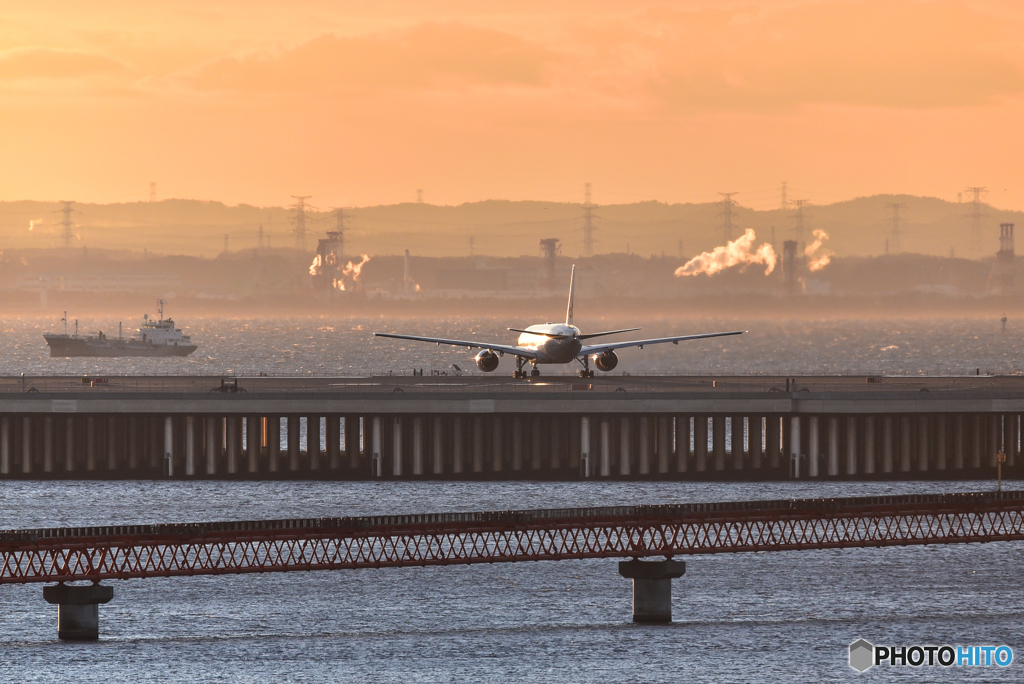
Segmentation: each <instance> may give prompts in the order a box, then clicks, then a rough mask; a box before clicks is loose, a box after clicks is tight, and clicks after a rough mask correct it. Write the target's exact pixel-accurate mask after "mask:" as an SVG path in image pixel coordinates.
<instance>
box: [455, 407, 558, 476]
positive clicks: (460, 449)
mask: <svg viewBox="0 0 1024 684" xmlns="http://www.w3.org/2000/svg"><path fill="white" fill-rule="evenodd" d="M464 433H465V430H464V428H463V425H462V417H461V416H455V417H454V418H452V472H453V473H461V472H462V465H463V463H462V462H463V457H464V455H465V453H464V443H463V440H464V439H465V434H464ZM537 458H540V456H537ZM539 463H540V462H539V461H538V466H537V468H538V469H539V468H540V465H539Z"/></svg>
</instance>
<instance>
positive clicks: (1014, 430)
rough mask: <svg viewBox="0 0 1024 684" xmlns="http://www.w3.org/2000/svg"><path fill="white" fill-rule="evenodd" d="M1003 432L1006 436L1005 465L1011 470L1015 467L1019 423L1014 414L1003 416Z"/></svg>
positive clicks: (1017, 417)
mask: <svg viewBox="0 0 1024 684" xmlns="http://www.w3.org/2000/svg"><path fill="white" fill-rule="evenodd" d="M1003 430H1004V431H1005V434H1006V465H1007V467H1010V468H1012V467H1014V466H1015V465H1017V442H1018V440H1019V435H1020V421H1019V416H1018V415H1017V414H1016V413H1008V414H1006V415H1005V416H1003Z"/></svg>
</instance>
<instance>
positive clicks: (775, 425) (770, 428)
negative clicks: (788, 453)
mask: <svg viewBox="0 0 1024 684" xmlns="http://www.w3.org/2000/svg"><path fill="white" fill-rule="evenodd" d="M765 443H766V444H767V446H768V467H770V468H771V469H772V470H777V469H778V467H779V456H780V454H781V453H782V451H781V449H782V419H781V418H780V417H779V416H768V418H766V419H765Z"/></svg>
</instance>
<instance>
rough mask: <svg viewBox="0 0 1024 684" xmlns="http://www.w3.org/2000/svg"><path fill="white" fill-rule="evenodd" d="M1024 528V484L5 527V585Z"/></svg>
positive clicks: (960, 537) (0, 568) (790, 546)
mask: <svg viewBox="0 0 1024 684" xmlns="http://www.w3.org/2000/svg"><path fill="white" fill-rule="evenodd" d="M1021 539H1024V491H1012V492H1003V493H999V494H997V493H984V494H940V495H912V496H897V497H860V498H837V499H803V500H799V499H796V500H781V501H743V502H728V503H710V504H683V505H666V506H621V507H614V508H569V509H548V510H532V511H493V512H479V513H435V514H415V515H399V516H371V517H353V518H305V519H290V520H265V521H237V522H212V523H185V524H163V525H124V526H107V527H76V528H50V529H35V530H9V531H4V532H0V584H24V583H29V582H66V581H74V580H93V581H100V580H104V579H130V578H145V577H169V576H179V575H217V574H239V573H253V572H288V571H308V570H340V569H356V568H367V567H375V568H380V567H410V566H424V565H465V564H474V563H495V562H521V561H541V560H567V559H581V558H630V557H635V558H641V557H651V556H666V557H671V556H676V555H693V554H709V553H736V552H745V551H791V550H809V549H826V548H854V547H863V546H908V545H921V544H952V543H969V542H991V541H1012V540H1021Z"/></svg>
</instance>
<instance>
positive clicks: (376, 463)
mask: <svg viewBox="0 0 1024 684" xmlns="http://www.w3.org/2000/svg"><path fill="white" fill-rule="evenodd" d="M370 453H371V457H370V474H371V477H380V476H381V473H382V472H383V469H384V464H383V463H381V459H382V458H383V451H382V449H381V443H380V416H374V417H373V448H372V451H371V452H370Z"/></svg>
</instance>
